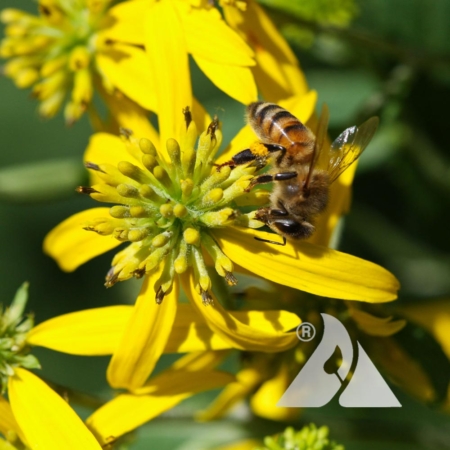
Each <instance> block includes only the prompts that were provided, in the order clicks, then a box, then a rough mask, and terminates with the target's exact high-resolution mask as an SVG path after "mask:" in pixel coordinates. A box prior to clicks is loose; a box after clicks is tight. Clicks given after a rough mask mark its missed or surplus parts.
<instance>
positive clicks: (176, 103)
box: [145, 1, 192, 143]
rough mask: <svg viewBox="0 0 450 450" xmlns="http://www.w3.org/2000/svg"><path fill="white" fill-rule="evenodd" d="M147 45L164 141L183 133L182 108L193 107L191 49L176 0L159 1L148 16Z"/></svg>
mask: <svg viewBox="0 0 450 450" xmlns="http://www.w3.org/2000/svg"><path fill="white" fill-rule="evenodd" d="M145 31H146V37H145V48H146V51H147V55H148V57H149V60H150V66H151V67H152V68H153V74H154V89H155V93H156V96H157V102H156V103H157V111H158V122H159V130H160V136H161V142H163V143H165V142H166V141H167V139H168V138H171V137H172V138H177V137H178V136H180V130H181V128H182V127H183V126H184V123H183V121H182V120H180V118H181V115H180V113H181V111H182V109H183V108H185V107H186V106H189V107H191V109H192V90H191V82H190V73H189V64H188V53H187V48H186V42H185V37H184V31H183V26H182V23H181V20H180V18H179V15H178V14H177V11H176V7H175V5H174V2H167V1H162V2H156V3H154V4H152V5H151V6H150V8H149V9H148V12H147V14H146V17H145Z"/></svg>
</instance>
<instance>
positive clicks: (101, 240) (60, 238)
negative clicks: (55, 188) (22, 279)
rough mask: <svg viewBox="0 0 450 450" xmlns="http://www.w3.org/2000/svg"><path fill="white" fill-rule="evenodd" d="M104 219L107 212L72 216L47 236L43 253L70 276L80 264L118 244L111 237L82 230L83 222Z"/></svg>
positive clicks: (89, 212)
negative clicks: (69, 273)
mask: <svg viewBox="0 0 450 450" xmlns="http://www.w3.org/2000/svg"><path fill="white" fill-rule="evenodd" d="M105 216H106V217H109V208H93V209H87V210H85V211H82V212H80V213H78V214H74V215H73V216H71V217H69V218H68V219H66V220H64V221H63V222H61V223H60V224H59V225H58V226H56V227H55V228H53V230H52V231H50V233H48V234H47V236H46V237H45V240H44V252H45V253H47V254H48V255H49V256H51V257H52V258H53V259H55V260H56V262H57V263H58V265H59V267H60V268H61V269H62V270H64V271H66V272H72V271H73V270H75V269H76V268H77V267H79V266H81V264H84V263H85V262H87V261H89V260H90V259H92V258H95V257H96V256H98V255H101V254H102V253H105V252H107V251H109V250H111V249H113V248H115V247H117V246H118V245H120V242H119V241H118V240H117V239H114V238H113V237H112V236H100V235H98V234H97V233H94V232H93V231H86V230H83V226H85V225H86V222H89V221H90V220H93V219H96V218H99V217H105Z"/></svg>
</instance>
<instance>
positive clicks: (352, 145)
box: [328, 117, 379, 183]
mask: <svg viewBox="0 0 450 450" xmlns="http://www.w3.org/2000/svg"><path fill="white" fill-rule="evenodd" d="M378 122H379V120H378V117H371V118H370V119H369V120H367V121H366V122H364V123H363V124H362V125H360V126H359V127H357V126H354V127H351V128H347V129H346V130H345V131H343V132H342V133H341V134H340V135H339V136H338V137H337V138H336V140H335V141H334V142H333V143H332V144H331V147H330V150H329V159H328V175H329V182H330V183H332V182H333V181H335V180H336V179H337V178H339V175H341V173H343V172H345V171H346V170H347V169H348V168H349V167H350V166H351V165H352V164H353V163H354V162H355V161H356V160H357V159H358V158H359V156H360V155H361V153H362V152H363V151H364V149H365V148H366V147H367V146H368V145H369V142H370V141H371V140H372V138H373V135H374V134H375V131H376V129H377V127H378Z"/></svg>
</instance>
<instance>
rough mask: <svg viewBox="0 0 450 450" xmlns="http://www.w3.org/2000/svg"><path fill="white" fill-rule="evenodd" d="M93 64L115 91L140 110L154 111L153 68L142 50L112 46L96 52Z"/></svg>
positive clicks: (155, 101) (155, 103) (117, 45)
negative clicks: (125, 96)
mask: <svg viewBox="0 0 450 450" xmlns="http://www.w3.org/2000/svg"><path fill="white" fill-rule="evenodd" d="M96 61H97V65H98V68H99V69H100V71H101V73H102V74H103V75H104V76H105V77H106V78H107V79H108V81H110V82H111V83H112V84H113V85H114V86H115V87H116V88H118V89H119V90H120V91H122V92H123V93H124V94H125V95H127V96H128V97H129V98H131V99H132V100H134V101H135V102H136V103H137V104H138V105H141V106H142V107H143V108H145V109H148V110H150V111H157V106H158V104H157V100H156V86H155V82H154V76H153V73H152V71H153V70H154V66H151V65H150V62H149V60H148V58H147V56H146V53H145V51H144V50H142V49H140V48H137V47H133V46H129V45H120V44H114V46H112V47H111V48H108V49H107V50H104V51H102V52H100V53H98V54H97V59H96Z"/></svg>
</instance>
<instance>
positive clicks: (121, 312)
mask: <svg viewBox="0 0 450 450" xmlns="http://www.w3.org/2000/svg"><path fill="white" fill-rule="evenodd" d="M132 311H133V307H132V306H127V305H120V306H119V305H118V306H107V307H105V308H94V309H87V310H85V311H78V312H74V313H70V314H64V315H62V316H58V317H54V318H52V319H49V320H46V321H45V322H42V323H40V324H39V325H37V326H35V327H34V328H33V329H32V330H31V331H30V333H28V335H27V343H28V344H29V345H33V346H41V347H47V348H51V349H52V350H57V351H59V352H64V353H69V354H72V355H85V356H94V355H111V354H112V353H113V352H114V350H115V349H116V348H117V347H118V346H119V343H120V340H121V338H122V335H123V332H124V330H125V326H126V324H127V322H128V320H129V319H130V317H131V314H132Z"/></svg>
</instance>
